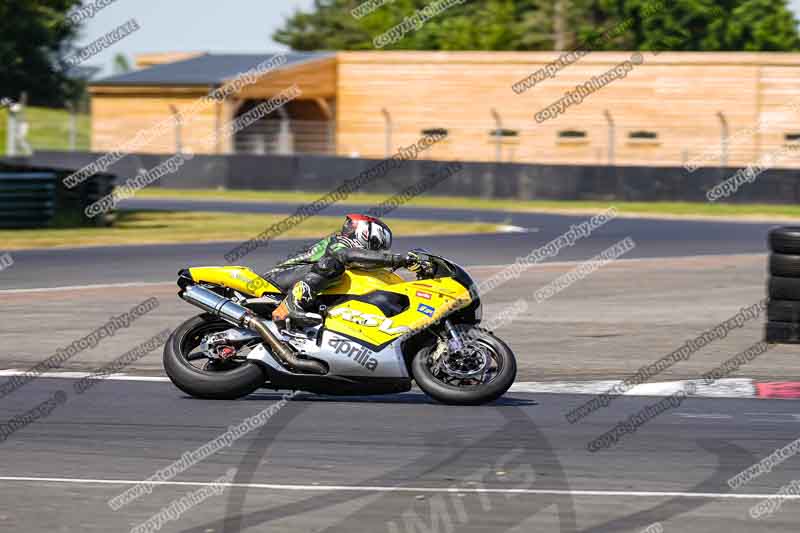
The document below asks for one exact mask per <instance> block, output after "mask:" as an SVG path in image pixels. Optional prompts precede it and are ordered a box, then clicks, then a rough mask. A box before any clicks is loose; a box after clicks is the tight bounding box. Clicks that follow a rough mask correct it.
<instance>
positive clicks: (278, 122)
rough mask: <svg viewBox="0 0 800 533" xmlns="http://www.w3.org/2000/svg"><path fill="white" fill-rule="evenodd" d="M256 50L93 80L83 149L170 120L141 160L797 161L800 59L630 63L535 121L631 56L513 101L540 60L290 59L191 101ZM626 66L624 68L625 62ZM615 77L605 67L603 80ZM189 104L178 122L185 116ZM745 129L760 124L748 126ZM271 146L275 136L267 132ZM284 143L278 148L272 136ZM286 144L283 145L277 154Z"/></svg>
mask: <svg viewBox="0 0 800 533" xmlns="http://www.w3.org/2000/svg"><path fill="white" fill-rule="evenodd" d="M270 57H271V56H269V55H213V54H204V55H198V56H183V58H182V59H181V58H180V57H179V60H178V61H174V58H175V57H174V56H171V55H165V56H163V58H162V59H163V60H164V61H167V62H164V63H160V64H159V57H158V56H155V55H149V56H148V57H147V58H146V61H144V62H143V63H144V64H147V65H150V66H149V68H145V69H142V70H138V71H135V72H131V73H128V74H124V75H120V76H115V77H112V78H107V79H105V80H100V81H97V82H95V83H94V84H93V85H92V87H91V95H92V149H93V150H96V151H110V150H116V149H119V148H120V147H121V146H124V145H125V143H126V142H127V141H129V140H130V139H131V138H133V137H135V136H136V135H137V132H139V131H141V130H143V129H147V128H151V127H152V126H153V125H154V124H155V123H158V122H163V121H165V120H167V121H172V120H173V117H174V116H175V113H176V112H182V111H183V112H184V114H183V115H182V120H181V124H180V127H177V126H175V124H174V122H172V123H171V124H172V126H175V127H171V128H169V129H164V130H163V131H161V132H160V133H159V135H158V136H154V137H153V138H152V139H151V140H150V141H149V142H148V143H147V144H146V145H145V146H143V147H142V148H141V149H140V150H138V151H141V152H154V153H167V152H174V151H175V150H176V146H177V145H178V144H180V145H181V147H182V148H184V149H186V148H191V149H193V150H195V151H196V152H198V153H236V152H246V153H274V152H279V153H287V152H294V153H336V154H339V155H342V156H360V157H374V158H381V157H384V156H386V155H387V154H391V153H393V152H394V151H396V150H397V149H399V148H401V147H405V146H408V145H410V144H413V143H415V142H416V141H417V140H418V139H419V138H420V137H421V136H422V135H423V132H425V131H428V130H441V129H444V130H447V133H448V138H447V140H446V141H443V142H440V143H437V144H436V145H435V146H434V147H432V148H431V149H430V150H429V151H428V152H427V153H426V155H425V156H424V157H425V158H431V159H460V160H465V161H496V160H502V161H514V162H525V163H536V162H539V163H555V164H608V163H614V164H618V165H656V166H667V165H669V166H673V165H681V164H685V163H686V162H691V161H693V160H697V158H698V157H702V156H704V158H703V161H704V164H706V165H708V166H715V165H719V164H722V163H726V164H728V165H731V166H734V165H736V166H739V165H746V164H750V163H754V162H756V161H757V160H758V159H759V157H762V156H765V155H768V154H771V153H777V152H779V151H781V154H782V155H781V156H780V158H779V161H778V162H777V164H776V166H785V167H796V166H800V163H798V162H800V157H797V156H798V155H800V149H798V151H797V154H795V153H794V152H792V150H793V149H794V148H795V147H797V146H800V145H798V143H799V142H800V54H787V53H738V52H737V53H693V52H690V53H673V52H665V53H661V54H657V55H655V54H652V53H642V54H641V64H634V63H629V64H627V65H629V66H630V67H631V68H627V67H626V68H625V76H624V77H620V78H619V79H614V80H612V81H610V82H608V83H607V84H605V85H604V86H602V87H596V88H595V89H596V90H593V91H592V92H591V93H590V94H586V95H585V97H584V98H583V100H582V102H580V103H575V104H573V105H570V106H569V107H566V108H565V109H563V112H561V113H559V114H558V115H557V116H555V117H553V118H551V119H549V120H545V121H537V120H536V119H535V116H536V114H537V113H539V112H540V111H542V110H543V109H545V108H548V107H549V106H551V105H553V104H554V103H555V102H557V101H558V100H560V99H562V98H563V97H564V95H565V93H567V92H568V91H573V90H574V89H575V88H576V86H578V85H584V86H585V84H587V82H590V80H592V79H600V78H602V77H603V75H604V73H606V72H608V71H610V70H611V69H615V68H616V67H618V66H619V65H626V63H625V62H626V61H630V60H631V58H632V53H630V52H594V53H590V54H588V55H586V56H585V57H583V58H580V59H579V60H577V61H576V62H574V63H573V64H570V65H568V66H564V67H563V68H561V69H560V70H559V71H558V72H557V73H556V74H555V75H554V76H553V77H549V78H547V79H545V80H543V81H541V82H538V83H537V84H536V85H535V86H534V87H532V88H530V89H528V90H525V91H522V92H521V93H520V94H518V92H517V91H515V90H513V89H512V85H513V84H515V83H517V82H519V81H520V80H522V79H523V78H526V77H528V76H530V75H531V74H532V73H534V72H535V71H537V70H538V69H542V68H544V67H545V66H546V65H547V64H548V63H550V62H552V61H553V60H554V59H555V58H556V57H557V54H556V53H552V52H547V53H545V52H377V51H376V52H372V51H370V52H332V53H331V52H319V53H316V52H315V53H289V54H287V56H286V58H287V60H286V62H285V64H283V65H282V66H281V67H280V68H278V69H275V70H273V71H270V72H269V73H267V74H265V75H264V76H262V77H261V78H260V79H258V80H257V81H256V82H255V83H252V84H248V85H246V86H244V87H243V88H242V89H241V90H240V91H239V92H238V93H236V94H232V95H231V96H229V97H228V98H225V99H224V100H222V101H219V102H215V103H214V104H213V105H208V106H206V107H204V108H203V109H201V110H199V111H198V110H197V106H196V102H197V100H198V99H200V98H202V97H203V96H204V95H205V94H207V93H208V92H209V91H210V90H212V89H214V88H218V87H220V86H222V85H224V84H225V83H226V82H230V80H232V79H234V78H235V77H236V75H237V74H238V73H240V72H243V71H246V70H247V69H249V68H251V67H254V66H255V65H257V64H259V63H261V62H263V61H265V60H268V59H269V58H270ZM637 59H638V58H637ZM618 72H619V70H618ZM292 85H296V86H297V87H298V88H299V89H300V91H301V95H300V96H299V97H298V98H296V99H294V100H292V101H291V102H289V103H288V104H286V105H285V106H283V107H282V108H281V109H279V110H276V111H275V112H273V113H271V114H270V115H268V116H267V117H265V118H263V119H261V120H260V121H258V122H257V123H255V124H252V125H251V126H248V127H247V128H245V129H243V130H242V131H239V132H237V133H235V134H233V135H231V136H222V137H223V138H222V140H221V141H219V142H216V143H208V142H206V141H207V139H208V138H209V136H213V134H214V131H216V130H219V129H220V128H222V129H224V128H225V127H226V124H228V123H230V121H232V120H234V119H236V117H237V116H241V115H242V114H243V113H245V112H247V111H248V110H250V109H253V107H254V106H256V105H257V104H258V103H260V102H263V101H265V100H267V99H269V98H270V97H273V96H274V95H276V94H278V93H280V92H281V91H283V90H285V89H286V88H288V87H290V86H292ZM188 109H193V111H192V112H191V113H185V111H186V110H188ZM759 124H761V126H760V127H759ZM282 135H283V137H282ZM281 139H283V140H281ZM286 139H288V144H287V141H286Z"/></svg>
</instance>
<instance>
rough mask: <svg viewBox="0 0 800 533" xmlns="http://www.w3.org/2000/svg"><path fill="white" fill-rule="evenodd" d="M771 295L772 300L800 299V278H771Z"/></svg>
mask: <svg viewBox="0 0 800 533" xmlns="http://www.w3.org/2000/svg"><path fill="white" fill-rule="evenodd" d="M769 297H770V299H772V300H800V278H783V277H778V276H772V277H771V278H769Z"/></svg>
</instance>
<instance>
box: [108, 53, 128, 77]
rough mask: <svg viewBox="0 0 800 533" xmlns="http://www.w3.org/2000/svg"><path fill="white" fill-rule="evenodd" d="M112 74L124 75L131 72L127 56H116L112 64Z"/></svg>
mask: <svg viewBox="0 0 800 533" xmlns="http://www.w3.org/2000/svg"><path fill="white" fill-rule="evenodd" d="M111 68H112V72H113V73H114V74H115V75H116V74H125V73H126V72H130V71H131V63H130V61H128V56H126V55H125V54H121V53H120V54H116V55H115V56H114V60H113V62H112V67H111Z"/></svg>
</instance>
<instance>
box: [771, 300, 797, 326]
mask: <svg viewBox="0 0 800 533" xmlns="http://www.w3.org/2000/svg"><path fill="white" fill-rule="evenodd" d="M767 320H770V321H773V322H800V302H798V301H796V300H770V301H769V303H768V304H767Z"/></svg>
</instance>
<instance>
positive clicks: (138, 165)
mask: <svg viewBox="0 0 800 533" xmlns="http://www.w3.org/2000/svg"><path fill="white" fill-rule="evenodd" d="M102 155H103V154H102V153H92V152H37V153H36V154H35V155H34V156H32V157H30V158H28V160H27V161H29V162H30V163H31V164H36V165H44V166H48V167H54V168H60V169H71V170H77V169H79V168H81V167H83V166H85V165H87V164H89V163H91V162H93V161H95V160H96V159H98V158H99V157H100V156H102ZM172 155H173V154H163V155H161V154H135V155H130V156H127V157H125V158H123V159H122V160H121V161H119V162H117V163H116V164H115V165H113V166H112V167H110V168H109V169H108V170H107V172H109V173H111V174H114V175H116V176H117V177H118V178H119V179H127V178H130V177H134V176H135V175H136V173H137V172H138V171H139V170H140V169H151V168H153V167H155V166H157V165H158V164H160V163H162V162H163V161H165V160H166V159H168V158H169V157H172ZM378 163H379V160H375V159H362V158H347V157H333V156H315V155H294V156H277V155H263V156H259V155H195V156H194V158H193V159H192V160H190V161H187V162H186V163H185V164H184V165H183V166H181V167H180V168H179V169H178V171H177V172H175V173H174V174H169V175H167V176H164V177H163V178H162V179H161V180H159V181H158V182H157V183H155V184H153V185H152V187H171V188H186V189H196V188H216V187H222V188H226V189H255V190H308V191H329V190H331V189H334V188H335V187H336V186H338V185H339V184H341V183H342V182H343V181H344V180H346V179H350V178H353V177H355V176H357V175H358V174H359V173H360V172H363V171H364V170H367V169H369V168H370V167H372V166H374V165H376V164H378ZM446 164H447V162H444V161H426V160H415V161H408V162H405V163H404V164H403V165H402V166H401V167H400V168H396V169H392V170H391V171H389V173H388V174H387V175H386V176H385V177H383V178H381V179H378V180H376V181H375V182H374V183H370V184H369V185H367V186H366V187H365V188H364V189H363V190H364V192H378V193H387V194H390V193H394V192H396V191H398V190H399V189H402V188H403V187H406V186H408V185H410V184H412V183H415V182H417V181H419V180H421V179H423V178H424V177H426V176H428V175H430V174H432V173H434V172H436V170H437V169H439V168H440V167H441V166H443V165H446ZM737 170H738V169H737V168H711V167H709V168H701V169H698V170H697V171H695V172H694V173H692V174H689V173H688V172H686V170H685V169H684V168H682V167H645V166H638V167H632V166H631V167H613V166H600V165H531V164H516V163H502V164H495V163H475V162H464V163H463V169H462V170H461V171H460V172H458V173H457V174H455V175H454V176H453V178H452V179H450V180H447V181H445V182H443V183H441V184H440V185H439V186H437V187H436V188H435V189H434V190H432V191H430V193H428V194H431V195H455V196H473V197H483V198H517V199H521V200H530V199H541V200H628V201H686V202H705V201H706V192H707V191H708V190H709V189H711V188H712V187H713V186H715V185H717V184H719V183H721V182H722V181H724V180H726V179H727V178H729V177H731V176H733V175H734V174H735V173H736V171H737ZM725 201H726V202H731V203H774V204H796V203H799V202H800V172H798V171H797V170H791V169H770V170H767V171H766V172H764V173H763V174H761V175H760V176H759V177H758V178H757V179H756V180H755V182H754V183H750V184H745V185H744V186H742V187H741V188H740V189H739V190H738V191H737V192H736V194H734V195H732V196H731V197H730V198H728V199H726V200H725Z"/></svg>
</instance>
